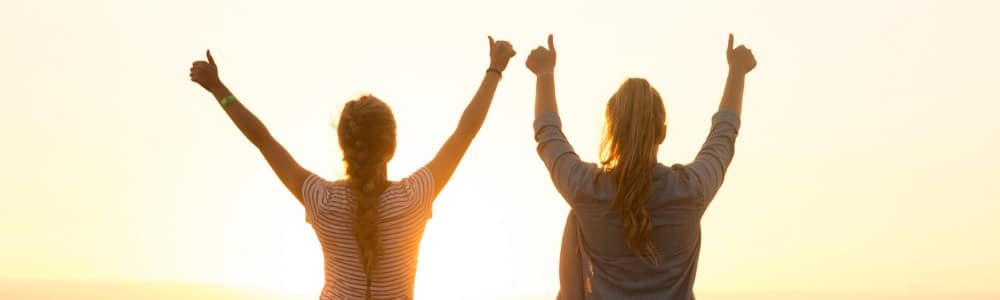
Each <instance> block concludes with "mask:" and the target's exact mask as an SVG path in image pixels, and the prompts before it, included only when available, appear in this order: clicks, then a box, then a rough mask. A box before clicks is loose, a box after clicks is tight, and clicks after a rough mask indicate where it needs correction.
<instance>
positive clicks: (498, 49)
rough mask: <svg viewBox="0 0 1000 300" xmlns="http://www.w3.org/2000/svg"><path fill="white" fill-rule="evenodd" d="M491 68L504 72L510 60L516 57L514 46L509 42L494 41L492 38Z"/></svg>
mask: <svg viewBox="0 0 1000 300" xmlns="http://www.w3.org/2000/svg"><path fill="white" fill-rule="evenodd" d="M489 38H490V68H494V69H497V70H499V71H501V72H503V70H504V69H506V68H507V63H508V62H510V58H511V57H514V54H517V52H514V46H511V45H510V42H507V41H493V37H492V36H490V37H489Z"/></svg>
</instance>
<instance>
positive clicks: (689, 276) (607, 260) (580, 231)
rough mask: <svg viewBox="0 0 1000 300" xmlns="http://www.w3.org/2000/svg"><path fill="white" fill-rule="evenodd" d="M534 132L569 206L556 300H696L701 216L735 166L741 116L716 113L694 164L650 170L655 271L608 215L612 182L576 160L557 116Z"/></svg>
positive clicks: (616, 217) (649, 203) (545, 119)
mask: <svg viewBox="0 0 1000 300" xmlns="http://www.w3.org/2000/svg"><path fill="white" fill-rule="evenodd" d="M534 127H535V140H536V141H537V142H538V155H539V156H541V158H542V161H543V162H545V167H546V168H548V170H549V174H550V175H551V177H552V182H553V183H554V184H555V186H556V190H558V191H559V193H560V194H562V196H563V198H564V199H565V200H566V202H568V203H569V205H570V207H571V211H570V214H569V216H568V217H567V222H566V229H565V232H564V233H563V245H562V252H561V256H560V271H559V274H560V285H561V287H560V293H559V297H560V299H694V294H693V291H692V288H693V286H694V279H695V273H696V271H697V268H698V254H699V252H700V249H701V216H702V215H703V214H704V212H705V208H706V207H708V204H709V203H710V202H711V200H712V198H713V197H715V193H716V191H718V189H719V187H720V186H721V185H722V180H723V177H724V175H725V172H726V168H727V166H729V163H730V161H732V158H733V152H734V144H735V141H736V135H737V133H738V131H739V127H740V119H739V116H738V115H737V114H736V113H735V112H733V111H731V110H721V111H719V112H717V113H716V114H715V115H714V116H713V117H712V128H711V130H710V132H709V135H708V139H707V140H706V141H705V144H704V145H703V146H702V148H701V151H699V152H698V155H697V156H696V158H695V160H694V161H693V162H691V163H688V164H686V165H680V164H677V165H673V166H671V167H667V166H665V165H663V164H657V166H656V167H655V168H654V170H653V191H652V195H651V196H650V199H649V200H648V201H647V203H646V209H647V211H648V212H649V216H650V221H651V222H652V224H653V230H652V231H651V232H650V235H649V238H650V240H651V241H652V243H653V245H654V246H655V247H656V250H657V254H658V256H659V264H658V265H650V264H648V263H646V262H645V261H643V259H642V258H640V257H637V256H635V255H634V254H633V253H632V251H631V250H630V249H629V248H628V246H627V244H626V240H625V236H624V235H623V234H622V228H621V224H622V220H621V217H620V215H619V214H618V213H617V212H614V211H613V210H612V209H611V203H612V201H613V200H614V197H615V188H614V179H613V178H612V177H610V176H609V175H608V174H605V173H602V172H601V170H600V168H599V167H598V166H597V165H596V164H593V163H587V162H583V161H581V160H580V157H579V156H577V154H576V153H575V152H574V151H573V147H572V146H571V145H570V144H569V142H568V141H567V140H566V136H565V135H564V134H563V132H562V123H561V121H560V119H559V115H557V114H555V113H546V114H542V115H541V116H539V117H538V118H537V119H536V120H535V122H534ZM595 178H596V180H595Z"/></svg>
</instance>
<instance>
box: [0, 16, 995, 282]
mask: <svg viewBox="0 0 1000 300" xmlns="http://www.w3.org/2000/svg"><path fill="white" fill-rule="evenodd" d="M689 2H690V3H689ZM997 29H1000V1H989V0H982V1H853V0H852V1H827V2H824V3H817V2H814V1H791V0H789V1H766V0H760V1H696V2H695V1H601V2H597V1H531V0H513V1H458V0H455V1H438V0H434V1H188V0H175V1H159V2H156V3H154V2H153V1H124V0H123V1H69V0H66V1H54V0H46V1H28V0H13V1H10V0H7V1H3V2H0V40H2V41H3V46H2V47H0V128H2V132H3V134H2V141H3V142H2V147H0V149H2V150H0V151H2V155H0V184H2V188H0V282H29V283H32V284H35V285H29V286H44V284H45V283H46V282H57V281H58V282H64V281H85V282H180V283H185V284H194V285H202V286H216V287H226V288H232V289H243V290H260V291H266V292H273V293H283V294H284V295H287V297H288V298H289V299H315V297H316V295H318V293H319V290H320V288H321V286H322V279H323V274H322V273H323V270H322V254H321V250H320V248H319V244H318V242H317V241H316V238H315V235H314V233H313V231H312V229H311V228H310V227H309V226H308V224H306V223H305V219H304V218H305V215H304V211H303V209H302V207H301V205H299V204H298V203H297V202H296V201H295V199H294V197H293V196H292V195H291V194H290V193H288V192H287V190H285V188H284V187H283V186H282V185H281V184H280V182H279V181H278V180H277V177H276V176H275V175H273V173H271V171H270V169H269V168H268V166H267V164H266V163H265V161H264V160H263V159H262V157H261V156H260V155H259V153H258V152H257V151H256V149H255V148H254V147H253V146H252V145H251V144H250V143H249V142H247V141H246V140H245V139H244V137H243V136H242V135H241V134H240V133H239V131H238V130H237V129H236V128H235V126H233V125H232V123H231V122H230V121H229V119H228V118H227V117H226V115H225V114H224V113H223V111H222V110H221V109H220V108H219V106H218V105H217V104H215V103H213V99H212V97H211V96H210V95H209V94H208V93H206V92H205V91H204V90H202V89H201V88H200V87H199V86H198V85H196V84H194V83H192V82H190V81H189V79H188V68H189V67H190V64H191V62H192V61H193V60H198V59H203V58H204V52H205V49H206V48H210V49H212V53H213V54H214V56H215V59H216V61H217V63H218V64H219V68H220V74H221V77H222V80H223V82H225V83H226V84H227V85H228V86H229V87H230V89H232V90H233V91H234V93H236V95H237V96H239V97H240V98H241V100H242V101H243V103H244V104H245V105H246V106H247V107H248V108H250V109H251V110H252V111H253V112H254V113H256V114H257V116H258V117H260V119H261V120H263V122H264V123H265V124H266V125H267V126H268V128H269V129H270V130H271V133H272V134H273V135H274V136H275V137H276V138H277V139H278V140H279V141H280V142H281V143H282V144H284V146H285V147H286V148H288V149H289V150H290V151H291V152H292V154H293V155H294V156H295V157H296V158H297V159H298V161H299V162H300V163H302V164H303V165H304V166H306V167H307V168H308V169H310V170H312V171H313V172H316V173H317V174H321V175H323V176H324V177H326V178H329V179H334V178H338V177H339V176H342V174H343V167H342V165H341V162H340V157H341V153H340V150H339V148H338V146H337V143H336V136H335V132H336V131H335V130H334V128H333V127H331V126H330V123H331V122H332V121H333V120H336V117H337V114H338V111H339V110H340V108H341V106H342V105H343V103H344V102H346V101H347V100H350V99H351V98H353V97H355V96H357V95H359V94H361V93H365V92H370V93H372V94H374V95H375V96H377V97H379V98H381V99H383V100H385V101H386V102H388V103H389V104H390V105H391V106H392V108H393V109H394V112H395V114H396V118H397V121H398V124H399V130H398V132H399V141H398V144H399V145H398V149H397V152H396V155H395V159H394V160H393V161H392V163H390V165H389V171H390V177H392V178H394V179H398V178H400V177H402V176H405V175H408V174H409V173H410V172H412V171H413V170H415V169H416V168H419V167H420V166H422V165H423V164H425V163H426V162H428V161H429V160H430V159H431V157H432V156H433V155H434V153H435V152H436V151H437V149H438V147H440V145H441V144H442V143H443V142H444V140H445V139H446V138H447V137H448V135H449V134H450V133H451V130H452V129H453V128H454V126H455V125H456V124H457V122H458V119H459V116H460V114H461V112H462V110H463V109H464V108H465V105H466V104H467V103H468V101H469V99H470V98H471V96H472V94H473V93H474V92H475V90H476V88H477V86H478V83H479V81H480V80H481V79H482V74H483V72H484V71H485V69H486V68H487V67H488V63H489V58H488V51H489V50H488V47H487V45H488V44H487V35H493V36H494V37H495V38H497V39H504V40H509V41H510V42H511V43H512V44H513V45H514V47H515V49H516V50H517V51H518V55H517V56H515V57H514V58H513V60H512V61H511V63H510V66H509V67H508V69H507V70H506V72H504V78H503V81H502V82H501V84H500V87H499V89H498V91H497V94H496V97H495V99H494V102H493V106H492V109H491V111H490V115H489V116H488V117H487V120H486V123H485V125H484V126H483V129H482V131H481V132H480V133H479V135H478V137H477V139H476V141H475V142H474V143H473V144H472V147H471V148H470V149H469V151H468V153H467V154H466V156H465V159H464V160H463V162H462V164H461V165H460V166H459V168H458V170H457V171H456V173H455V176H454V177H453V178H452V180H451V182H450V183H449V184H448V186H447V187H446V188H445V190H444V191H443V192H442V193H441V194H440V196H439V197H438V198H437V202H436V203H435V205H434V218H433V219H431V220H430V221H429V223H428V225H427V229H426V233H425V235H424V239H423V243H422V246H421V256H420V265H419V270H418V273H417V287H416V296H417V298H418V299H468V298H470V297H471V298H473V299H480V298H482V299H487V298H488V299H493V298H495V299H528V298H530V297H536V298H537V297H541V298H543V299H549V298H551V296H552V295H554V294H555V292H556V290H557V289H558V276H557V275H558V274H557V267H558V253H559V242H560V240H559V239H560V237H561V233H562V229H563V222H564V221H565V216H566V212H567V210H568V206H567V205H566V204H565V202H564V201H563V200H562V199H561V198H560V197H559V196H558V194H557V193H556V192H555V189H554V188H553V187H552V185H551V182H550V181H549V179H548V174H547V173H546V172H545V169H544V167H543V165H542V163H541V161H540V160H539V159H538V157H537V156H536V154H535V143H534V141H533V139H532V132H531V121H532V118H533V111H532V107H533V101H534V77H533V75H531V73H530V72H529V71H528V70H527V69H526V68H525V67H524V59H525V57H526V55H527V54H528V53H529V52H530V49H532V48H534V47H536V46H538V45H541V44H544V42H545V36H546V35H547V34H548V33H553V34H554V35H555V43H556V47H557V48H558V50H559V61H558V63H557V67H556V87H557V95H558V99H559V101H560V110H561V113H562V117H563V122H564V125H565V132H566V134H567V136H568V137H569V138H570V140H571V142H572V143H573V144H574V145H575V146H576V150H577V151H578V153H579V154H580V155H581V156H582V157H583V158H585V159H588V160H594V159H596V157H597V146H598V142H599V138H600V129H601V126H602V123H601V122H602V120H603V119H602V116H603V109H604V105H605V103H606V101H607V99H608V97H609V96H610V95H611V94H612V93H613V92H614V91H615V90H616V89H617V87H618V85H619V84H620V83H621V82H622V81H623V80H624V79H625V78H626V77H629V76H637V77H645V78H647V79H649V80H650V82H651V83H652V84H653V85H654V86H655V87H657V89H659V91H660V93H661V94H662V95H663V97H664V100H665V102H666V106H667V116H668V120H669V121H668V122H669V123H668V133H667V140H666V143H665V144H664V147H663V148H662V149H661V152H660V158H661V161H663V162H665V163H668V164H672V163H685V162H688V161H690V160H691V159H692V158H693V157H694V154H695V153H696V151H697V149H698V147H699V146H700V145H701V143H702V141H703V139H704V137H705V135H706V134H707V132H708V127H709V125H710V123H709V120H710V117H711V115H712V113H713V112H714V111H715V109H716V108H717V106H718V100H719V97H720V96H721V93H722V87H723V82H724V80H725V75H726V68H727V66H726V61H725V54H724V49H725V46H726V35H727V34H728V33H730V32H732V33H733V34H735V36H736V42H737V43H738V44H739V43H745V44H746V45H747V46H748V47H749V48H751V49H753V53H754V54H755V55H756V57H757V60H758V62H759V64H758V67H757V69H755V70H754V71H753V72H752V73H750V75H749V77H748V80H747V85H746V91H745V98H744V106H743V119H742V122H743V123H742V128H741V131H740V136H739V138H738V139H737V151H736V156H735V159H734V162H733V164H732V165H731V166H730V169H729V173H728V174H727V177H726V183H725V184H724V185H723V187H722V189H721V191H720V192H719V194H718V196H717V197H716V199H715V201H714V202H713V203H712V205H711V207H710V208H709V209H708V212H707V213H706V215H705V217H704V219H703V221H702V225H703V243H702V252H701V261H700V264H699V270H698V278H697V282H696V284H695V291H696V293H698V294H700V295H748V294H761V295H763V294H768V293H784V294H788V293H791V294H810V293H815V294H823V293H827V294H828V293H833V292H839V293H847V294H853V295H869V296H865V297H869V299H887V297H897V296H899V297H906V296H907V295H927V294H938V295H957V294H976V295H1000V286H998V285H997V283H998V282H1000V271H998V270H1000V234H998V233H997V232H998V229H1000V217H998V215H1000V184H998V183H997V178H998V177H997V175H996V174H997V173H998V171H1000V156H998V155H997V154H998V153H1000V122H997V120H998V118H997V112H998V111H1000V95H998V87H1000V75H998V74H1000V35H998V34H997ZM3 286H10V285H3V284H0V287H3ZM22 288H23V287H22ZM38 289H40V290H41V289H44V288H38ZM12 290H13V289H2V288H0V298H5V299H6V298H8V297H4V295H5V293H8V294H7V295H8V296H10V295H11V294H9V293H13V292H11V291H12ZM473 295H475V297H473ZM123 297H124V296H123ZM206 297H210V296H206ZM699 298H701V297H699ZM721 298H722V296H720V297H719V299H721ZM806 298H808V297H806ZM708 299H712V298H708ZM734 299H739V298H738V297H737V298H734Z"/></svg>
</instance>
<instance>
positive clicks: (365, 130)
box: [337, 95, 396, 299]
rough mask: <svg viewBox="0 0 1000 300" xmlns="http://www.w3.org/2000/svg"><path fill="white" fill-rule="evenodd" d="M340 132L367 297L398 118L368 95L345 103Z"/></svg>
mask: <svg viewBox="0 0 1000 300" xmlns="http://www.w3.org/2000/svg"><path fill="white" fill-rule="evenodd" d="M337 136H338V138H339V141H340V148H341V149H342V150H343V151H344V164H345V165H346V169H347V172H346V173H347V177H348V187H349V188H350V190H351V192H352V195H353V198H354V219H353V224H352V225H353V226H352V228H353V231H354V238H355V240H356V241H357V244H358V252H360V253H359V254H360V255H359V257H360V260H361V267H362V270H364V272H365V299H371V297H372V295H371V286H372V274H374V272H375V267H376V265H377V261H378V260H377V258H378V256H379V255H380V254H381V252H382V244H381V241H380V236H379V231H378V216H379V215H378V204H379V201H378V196H379V195H380V194H381V193H382V191H384V190H385V188H386V187H388V185H389V181H388V179H387V174H386V164H387V163H388V162H389V159H391V158H392V155H393V153H394V152H395V148H396V121H395V119H394V118H393V115H392V110H390V109H389V106H388V105H386V104H385V103H384V102H382V101H381V100H379V99H377V98H375V97H373V96H371V95H365V96H362V97H360V98H358V99H355V100H351V101H349V102H347V104H345V105H344V109H343V111H342V112H341V116H340V122H339V123H338V125H337Z"/></svg>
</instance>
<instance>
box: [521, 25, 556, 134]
mask: <svg viewBox="0 0 1000 300" xmlns="http://www.w3.org/2000/svg"><path fill="white" fill-rule="evenodd" d="M524 64H525V65H527V67H528V69H529V70H531V72H532V73H534V74H535V76H536V79H535V118H536V119H537V118H538V117H539V116H540V115H542V114H544V113H548V112H551V113H557V114H558V113H559V105H558V104H557V103H556V86H555V85H556V84H555V75H553V74H554V73H555V67H556V47H555V45H554V44H553V42H552V35H551V34H550V35H549V48H548V49H546V48H544V47H541V46H539V47H538V48H535V50H532V51H531V54H530V55H528V59H527V60H525V62H524Z"/></svg>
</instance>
